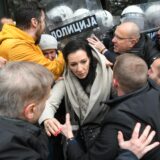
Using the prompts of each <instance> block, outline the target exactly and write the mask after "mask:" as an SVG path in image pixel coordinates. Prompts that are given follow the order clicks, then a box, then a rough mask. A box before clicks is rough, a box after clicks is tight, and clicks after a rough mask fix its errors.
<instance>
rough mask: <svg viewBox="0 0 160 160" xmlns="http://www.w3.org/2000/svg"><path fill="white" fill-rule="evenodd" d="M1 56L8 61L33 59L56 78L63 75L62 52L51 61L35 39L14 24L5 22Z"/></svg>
mask: <svg viewBox="0 0 160 160" xmlns="http://www.w3.org/2000/svg"><path fill="white" fill-rule="evenodd" d="M0 56H2V57H4V58H5V59H7V60H8V61H31V62H35V63H38V64H41V65H43V66H44V67H46V68H47V69H48V70H50V71H51V72H52V73H53V74H54V79H57V78H58V77H59V76H61V75H62V73H63V69H64V58H63V55H62V52H59V54H58V57H57V58H56V59H55V60H53V61H50V60H49V59H47V58H46V57H45V56H44V55H43V53H42V51H41V49H40V48H39V46H38V45H36V44H35V41H34V39H33V38H32V37H31V36H30V35H28V34H27V33H26V32H24V31H22V30H20V29H18V28H17V27H15V26H14V25H13V24H5V25H4V26H3V28H2V31H1V32H0Z"/></svg>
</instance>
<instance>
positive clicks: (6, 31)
mask: <svg viewBox="0 0 160 160" xmlns="http://www.w3.org/2000/svg"><path fill="white" fill-rule="evenodd" d="M6 39H7V40H8V39H17V40H27V41H28V42H30V43H35V40H34V39H33V38H32V37H31V36H30V35H28V34H27V33H26V32H24V31H22V30H20V29H19V28H17V27H16V26H15V25H13V24H4V26H3V28H2V31H1V32H0V44H1V43H2V42H3V41H5V40H6Z"/></svg>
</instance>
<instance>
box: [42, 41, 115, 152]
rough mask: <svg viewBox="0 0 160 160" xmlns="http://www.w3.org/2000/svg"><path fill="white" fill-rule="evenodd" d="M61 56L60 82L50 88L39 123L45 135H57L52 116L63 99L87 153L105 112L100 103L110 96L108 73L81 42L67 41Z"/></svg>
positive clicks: (101, 59)
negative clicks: (64, 66) (61, 78)
mask: <svg viewBox="0 0 160 160" xmlns="http://www.w3.org/2000/svg"><path fill="white" fill-rule="evenodd" d="M63 54H64V59H65V61H66V69H65V72H64V74H63V78H64V79H63V80H60V81H59V82H58V83H56V84H55V86H54V87H53V89H52V93H51V96H50V98H49V100H48V101H47V103H46V107H45V110H44V112H43V113H42V115H41V117H40V119H39V122H40V123H43V124H44V127H45V130H46V132H47V134H48V136H51V135H52V134H53V135H55V136H56V135H57V134H59V133H60V132H61V128H60V126H61V125H60V123H59V122H58V120H57V119H55V118H54V114H55V112H56V110H57V109H58V108H59V104H60V103H61V101H62V99H63V98H64V99H65V107H66V111H67V112H69V113H70V115H71V123H72V128H73V131H75V132H76V134H77V140H78V141H79V142H80V143H81V144H82V147H83V148H85V149H86V150H87V149H88V148H89V147H90V146H91V145H92V143H93V142H94V139H95V138H96V137H97V135H98V134H99V132H100V126H101V122H102V120H103V117H104V114H105V112H107V110H108V109H109V108H108V106H107V105H106V104H104V103H101V102H102V101H106V100H107V99H108V98H109V97H110V92H111V84H112V70H111V68H110V67H106V58H105V57H104V56H103V55H101V54H100V53H98V52H97V50H96V49H94V48H92V47H91V46H89V45H88V43H86V42H85V41H82V40H72V41H70V42H68V44H67V45H66V46H65V47H64V49H63Z"/></svg>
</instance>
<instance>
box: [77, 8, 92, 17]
mask: <svg viewBox="0 0 160 160" xmlns="http://www.w3.org/2000/svg"><path fill="white" fill-rule="evenodd" d="M89 13H90V11H89V10H88V9H86V8H79V9H77V10H76V11H75V12H74V17H77V16H82V15H86V14H89Z"/></svg>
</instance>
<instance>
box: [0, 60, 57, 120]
mask: <svg viewBox="0 0 160 160" xmlns="http://www.w3.org/2000/svg"><path fill="white" fill-rule="evenodd" d="M53 82H54V81H53V75H52V73H51V72H50V71H49V70H47V69H46V68H44V67H43V66H42V65H39V64H35V63H32V62H10V63H7V64H6V66H4V67H3V68H2V69H0V115H2V116H7V117H10V118H18V117H19V116H20V114H21V113H22V111H23V109H24V107H25V106H27V105H28V104H29V103H32V102H34V103H36V104H39V102H41V100H42V99H44V98H45V96H47V94H48V92H49V90H50V88H51V85H52V84H53Z"/></svg>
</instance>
